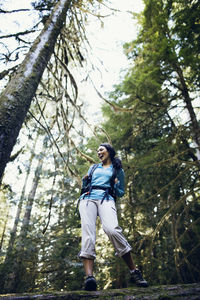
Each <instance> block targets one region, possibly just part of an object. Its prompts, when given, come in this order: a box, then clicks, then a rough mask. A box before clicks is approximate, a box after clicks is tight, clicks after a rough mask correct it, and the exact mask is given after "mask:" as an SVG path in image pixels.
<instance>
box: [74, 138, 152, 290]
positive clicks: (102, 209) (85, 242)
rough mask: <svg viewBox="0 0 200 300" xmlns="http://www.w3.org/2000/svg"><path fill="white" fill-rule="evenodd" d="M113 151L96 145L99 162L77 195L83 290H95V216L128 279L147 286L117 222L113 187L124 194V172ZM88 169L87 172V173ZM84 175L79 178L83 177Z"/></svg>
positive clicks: (120, 194) (105, 144) (104, 145)
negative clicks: (124, 266) (86, 187)
mask: <svg viewBox="0 0 200 300" xmlns="http://www.w3.org/2000/svg"><path fill="white" fill-rule="evenodd" d="M115 154H116V153H115V150H114V148H113V147H112V146H111V145H110V144H108V143H103V144H101V145H100V146H99V148H98V150H97V155H98V158H99V159H100V161H101V162H100V163H99V164H97V165H96V167H95V169H94V171H93V174H92V179H91V188H90V191H89V192H87V193H83V194H82V195H81V197H80V203H79V213H80V216H81V229H82V245H81V251H80V253H79V257H81V258H82V259H83V265H84V269H85V274H86V280H85V290H88V291H95V290H96V289H97V283H96V280H95V278H94V276H93V267H94V259H95V257H96V254H95V241H96V219H97V216H99V217H100V220H101V223H102V226H103V229H104V231H105V233H106V234H107V235H108V237H109V239H110V241H111V242H112V244H113V246H114V248H115V250H116V255H117V256H119V257H122V259H123V260H124V261H125V263H126V264H127V266H128V268H129V270H130V273H131V281H132V282H135V283H136V284H137V286H142V287H147V286H148V284H147V282H146V280H144V279H143V278H142V274H141V272H140V271H139V270H137V269H136V267H135V264H134V262H133V260H132V256H131V252H130V251H131V249H132V248H131V246H130V245H129V243H128V242H127V240H126V239H125V237H124V235H123V233H122V229H121V227H119V225H118V218H117V212H116V207H115V201H114V196H113V189H114V192H115V194H116V196H118V197H122V196H123V195H124V171H123V169H122V165H121V160H120V159H119V158H116V157H115ZM91 168H92V167H91ZM91 168H90V169H89V171H88V174H90V171H91ZM88 174H87V175H86V176H85V177H84V178H83V181H84V180H86V179H87V177H88ZM113 174H114V175H113ZM112 181H113V182H112Z"/></svg>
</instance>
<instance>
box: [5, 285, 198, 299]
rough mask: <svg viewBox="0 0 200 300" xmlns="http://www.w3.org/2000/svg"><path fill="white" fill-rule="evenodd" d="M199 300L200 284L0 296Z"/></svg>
mask: <svg viewBox="0 0 200 300" xmlns="http://www.w3.org/2000/svg"><path fill="white" fill-rule="evenodd" d="M3 299H4V300H29V299H30V300H33V299H36V300H49V299H51V300H61V299H62V300H81V299H85V300H90V299H97V300H137V299H138V300H140V299H147V300H151V299H152V300H154V299H159V300H171V299H176V300H180V299H181V300H197V299H200V283H192V284H176V285H161V286H150V287H148V288H138V287H134V288H124V289H113V290H101V291H96V292H86V291H72V292H51V293H46V294H45V293H41V294H39V293H38V294H29V293H24V294H7V295H0V300H3Z"/></svg>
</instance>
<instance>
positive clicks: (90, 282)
mask: <svg viewBox="0 0 200 300" xmlns="http://www.w3.org/2000/svg"><path fill="white" fill-rule="evenodd" d="M85 290H86V291H96V290H97V283H96V280H95V278H94V277H93V276H88V277H87V278H86V280H85Z"/></svg>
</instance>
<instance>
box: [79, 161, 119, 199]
mask: <svg viewBox="0 0 200 300" xmlns="http://www.w3.org/2000/svg"><path fill="white" fill-rule="evenodd" d="M91 168H92V166H91V167H90V168H89V170H88V174H89V173H90V170H91ZM112 174H113V165H110V166H109V167H108V168H104V167H103V166H102V163H99V164H98V166H97V168H96V169H95V170H94V172H93V174H92V182H91V185H92V186H101V187H105V188H109V187H110V179H111V177H112ZM117 179H118V182H117V183H115V185H114V188H115V192H116V196H117V197H122V196H123V195H124V170H123V169H120V170H118V171H117ZM104 193H105V191H104V190H98V189H95V190H92V191H91V193H90V194H89V195H85V194H83V195H81V197H80V200H81V199H83V198H84V199H93V200H101V199H102V198H103V196H104ZM109 200H113V197H112V196H111V195H109Z"/></svg>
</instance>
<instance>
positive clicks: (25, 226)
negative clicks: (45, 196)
mask: <svg viewBox="0 0 200 300" xmlns="http://www.w3.org/2000/svg"><path fill="white" fill-rule="evenodd" d="M42 164H43V157H41V158H40V159H39V160H38V165H37V168H36V171H35V177H34V179H33V183H32V187H31V190H30V193H29V196H28V199H27V204H26V209H25V213H24V218H23V223H22V227H21V231H20V235H19V240H18V246H17V248H16V250H17V251H16V254H15V260H14V261H13V262H12V267H11V268H10V269H9V271H8V272H7V273H9V274H7V276H6V279H5V283H4V290H5V291H11V292H14V291H18V284H19V282H20V281H21V280H22V279H21V278H20V275H19V274H21V273H22V271H21V268H22V260H23V256H24V248H26V247H27V246H25V245H26V244H27V243H26V237H27V234H28V230H29V224H30V218H31V211H32V207H33V203H34V198H35V194H36V190H37V187H38V183H39V179H40V174H41V170H42ZM9 259H11V260H12V257H9ZM8 262H9V261H8ZM8 267H9V266H8ZM10 272H11V273H10Z"/></svg>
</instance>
